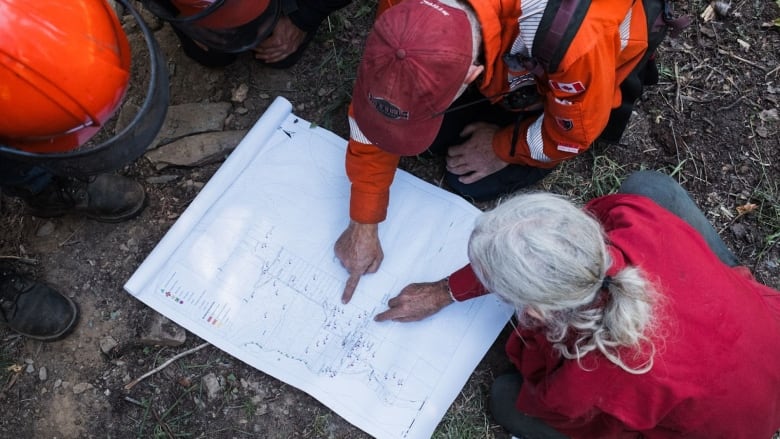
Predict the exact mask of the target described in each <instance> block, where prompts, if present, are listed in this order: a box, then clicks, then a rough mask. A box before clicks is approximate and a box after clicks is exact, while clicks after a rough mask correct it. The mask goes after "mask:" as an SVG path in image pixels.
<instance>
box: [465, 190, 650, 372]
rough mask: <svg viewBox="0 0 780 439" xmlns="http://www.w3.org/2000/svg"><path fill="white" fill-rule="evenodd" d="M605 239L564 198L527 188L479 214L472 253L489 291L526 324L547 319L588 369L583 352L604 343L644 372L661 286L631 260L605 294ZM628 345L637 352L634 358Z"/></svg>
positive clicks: (561, 343) (622, 362)
mask: <svg viewBox="0 0 780 439" xmlns="http://www.w3.org/2000/svg"><path fill="white" fill-rule="evenodd" d="M605 240H606V234H605V232H604V230H603V228H602V227H601V224H599V222H598V221H596V219H595V218H593V217H592V216H590V215H588V214H587V213H585V212H584V211H582V210H580V209H579V208H577V207H576V206H574V205H573V204H571V203H570V202H569V201H567V200H565V199H564V198H562V197H559V196H556V195H553V194H548V193H535V194H525V195H519V196H515V197H513V198H510V199H509V200H507V201H504V202H503V203H501V204H500V205H499V206H498V207H496V208H495V209H493V210H492V211H489V212H486V213H484V214H483V215H481V216H480V217H479V218H478V220H477V224H476V226H475V228H474V231H473V232H472V234H471V238H470V240H469V259H470V260H471V264H472V267H473V269H474V272H475V273H476V274H477V277H478V278H479V279H480V281H482V284H483V285H484V286H485V287H486V288H487V289H488V291H492V292H493V293H495V294H497V295H498V296H499V297H501V298H502V299H503V300H505V301H507V302H509V303H510V304H511V305H512V306H514V307H515V309H516V310H517V311H518V312H517V314H518V316H519V323H520V325H521V326H524V327H529V326H531V325H532V323H536V324H537V325H542V326H543V328H544V330H545V332H546V337H547V340H548V341H549V342H550V343H552V345H553V347H554V348H555V349H556V350H557V351H558V352H560V353H561V355H562V356H563V357H565V358H567V359H576V360H577V362H578V363H579V364H580V367H583V369H584V366H583V365H582V363H581V362H580V360H581V359H582V358H583V357H584V356H585V355H587V354H588V353H589V352H592V351H594V350H596V351H599V352H601V353H602V354H603V355H604V356H605V357H606V358H607V359H609V361H611V362H612V363H614V364H616V365H617V366H619V367H620V368H622V369H623V370H625V371H627V372H629V373H633V374H642V373H645V372H647V371H649V370H650V369H651V368H652V367H653V356H654V354H655V346H654V345H653V343H652V342H651V340H650V338H649V334H650V333H651V331H652V329H653V308H654V304H655V303H656V302H657V294H655V290H654V288H653V285H652V284H651V283H650V282H649V281H647V280H646V278H645V277H644V275H643V274H642V273H641V271H640V270H639V269H638V268H636V267H627V268H624V269H623V270H621V271H620V272H619V273H617V274H616V275H615V276H613V277H612V278H611V281H610V282H609V285H608V293H607V294H606V297H604V294H603V293H602V291H603V289H602V283H603V280H604V278H605V276H606V272H607V269H609V267H610V266H611V264H612V258H611V257H610V255H609V252H608V251H607V246H606V243H605ZM529 316H531V317H529ZM623 348H629V349H627V350H626V349H623ZM621 352H622V353H626V352H633V355H631V357H632V358H631V359H630V361H629V359H628V358H624V357H623V356H621ZM626 361H629V363H631V365H629V364H627V362H626Z"/></svg>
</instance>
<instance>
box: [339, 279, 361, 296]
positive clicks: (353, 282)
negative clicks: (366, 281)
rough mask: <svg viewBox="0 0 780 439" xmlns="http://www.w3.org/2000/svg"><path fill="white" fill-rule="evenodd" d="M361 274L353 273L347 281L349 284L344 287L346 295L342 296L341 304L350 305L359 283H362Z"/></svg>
mask: <svg viewBox="0 0 780 439" xmlns="http://www.w3.org/2000/svg"><path fill="white" fill-rule="evenodd" d="M360 276H361V275H360V274H359V273H352V274H350V275H349V278H348V279H347V284H346V285H345V286H344V294H342V295H341V303H349V301H350V300H352V295H353V294H354V293H355V289H356V288H357V285H358V282H359V281H360Z"/></svg>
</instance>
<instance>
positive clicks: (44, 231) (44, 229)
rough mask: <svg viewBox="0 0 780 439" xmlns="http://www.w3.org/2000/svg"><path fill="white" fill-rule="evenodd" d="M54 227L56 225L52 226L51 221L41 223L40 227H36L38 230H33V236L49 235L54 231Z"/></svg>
mask: <svg viewBox="0 0 780 439" xmlns="http://www.w3.org/2000/svg"><path fill="white" fill-rule="evenodd" d="M55 228H56V227H55V226H54V223H53V222H51V221H46V222H45V223H43V225H42V226H41V227H40V228H38V231H36V232H35V236H37V237H39V238H43V237H46V236H49V235H51V234H52V233H54V229H55Z"/></svg>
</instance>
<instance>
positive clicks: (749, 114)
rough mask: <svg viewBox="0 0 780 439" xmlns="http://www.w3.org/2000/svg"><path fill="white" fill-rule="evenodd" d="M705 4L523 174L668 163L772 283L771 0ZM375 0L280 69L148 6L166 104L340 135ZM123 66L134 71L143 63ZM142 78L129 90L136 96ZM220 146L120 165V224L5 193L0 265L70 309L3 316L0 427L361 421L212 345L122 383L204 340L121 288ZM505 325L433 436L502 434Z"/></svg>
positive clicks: (259, 433) (776, 155) (557, 187)
mask: <svg viewBox="0 0 780 439" xmlns="http://www.w3.org/2000/svg"><path fill="white" fill-rule="evenodd" d="M718 4H719V5H720V8H719V9H720V11H721V13H722V14H716V15H715V16H714V17H706V15H705V16H704V17H703V16H702V13H703V12H705V10H706V7H707V5H708V4H707V3H705V2H703V1H702V0H694V1H690V2H675V5H676V8H677V10H678V12H681V13H687V14H689V15H691V16H692V17H694V22H693V24H692V25H691V26H690V27H689V28H688V29H687V30H685V32H684V33H683V34H682V35H681V36H680V37H678V38H675V39H668V40H667V41H666V42H665V43H664V45H663V47H662V48H661V50H660V55H659V59H660V65H661V73H662V77H661V83H660V84H659V85H658V86H655V87H652V88H650V89H648V90H647V91H646V92H645V95H644V97H643V99H642V102H641V103H640V104H639V105H638V108H637V112H636V114H635V115H634V116H633V118H632V122H631V125H630V127H629V128H628V130H627V133H626V135H624V137H623V140H622V144H621V145H613V146H609V147H598V148H594V149H593V150H592V151H591V152H589V153H588V154H585V155H584V156H582V157H579V158H577V159H576V160H573V161H572V162H570V163H567V164H565V165H563V166H561V167H560V168H559V169H558V170H556V171H555V172H554V173H553V174H552V175H551V176H550V177H549V178H548V179H546V180H545V181H544V182H543V183H542V184H540V185H539V186H537V187H535V188H534V189H544V190H550V191H553V192H557V193H562V194H567V195H570V196H572V197H574V198H577V199H580V200H582V199H587V198H590V197H592V196H594V195H599V194H603V193H606V192H609V191H610V190H614V189H615V187H616V182H617V181H619V180H620V178H622V177H624V176H625V175H627V174H628V173H630V172H631V171H634V170H638V169H659V170H662V171H664V172H667V173H670V174H673V175H674V176H675V178H677V179H678V180H679V181H680V182H681V183H682V184H683V185H684V187H685V188H686V189H688V190H689V191H690V192H691V194H692V196H693V197H694V199H695V200H696V201H697V202H698V203H699V205H700V206H701V207H702V209H703V211H704V212H705V213H706V214H707V216H708V217H709V218H710V219H711V221H712V222H713V224H714V225H715V227H716V229H717V230H718V231H719V232H721V235H722V236H723V237H724V239H725V240H726V241H727V243H728V244H729V245H730V247H731V248H732V249H733V251H734V252H735V254H736V255H737V256H738V258H739V259H740V261H741V262H742V263H743V264H745V265H746V266H748V267H749V268H751V269H752V270H753V272H754V273H755V275H756V277H757V278H758V279H759V280H760V281H762V282H764V283H766V284H768V285H770V286H773V287H774V288H780V246H778V245H777V244H776V243H777V241H778V240H779V239H780V202H779V200H778V199H779V198H780V185H779V184H778V176H779V175H780V142H779V141H778V130H779V129H780V122H778V107H779V106H780V105H779V102H778V100H779V99H780V62H778V61H779V58H780V27H779V26H778V24H774V25H773V24H772V22H773V21H775V20H778V17H780V8H778V4H777V3H775V2H772V1H767V0H743V1H738V2H731V3H727V2H718ZM727 4H728V5H729V7H728V8H726V7H725V5H727ZM373 5H374V2H372V1H365V0H364V1H355V2H354V3H353V5H351V6H350V7H348V8H346V9H345V10H342V11H340V12H339V13H337V14H334V15H333V16H332V17H331V19H330V20H329V22H327V23H325V24H324V25H323V28H322V29H321V33H320V34H319V35H318V37H317V38H316V39H315V41H314V42H313V44H312V45H311V47H310V48H309V50H308V51H307V53H306V55H305V57H304V59H303V60H301V62H300V63H299V64H298V65H296V66H295V67H293V68H291V69H289V70H286V71H279V70H271V69H268V68H265V67H263V66H262V65H261V64H259V63H257V62H255V61H254V60H253V59H252V58H251V57H250V56H248V55H244V56H242V57H240V58H239V60H238V61H237V62H235V63H234V64H232V65H230V66H228V67H226V68H223V69H207V68H204V67H201V66H199V65H197V64H195V63H194V62H192V61H190V60H189V59H188V58H186V57H185V56H184V55H183V53H182V52H181V50H180V49H179V48H178V41H177V40H176V38H175V36H174V35H173V33H172V32H171V30H170V28H169V26H167V25H165V26H163V25H162V24H161V23H158V22H155V21H154V20H148V21H149V24H150V25H151V26H152V28H153V29H154V30H155V36H156V38H157V40H158V41H159V43H160V46H161V48H162V51H163V53H164V55H165V59H166V60H167V63H168V64H167V67H168V69H169V72H170V81H171V105H182V104H194V105H196V108H195V110H194V111H196V112H197V111H198V109H197V108H198V107H197V106H203V108H205V107H206V106H207V105H209V104H213V103H219V102H224V103H228V104H229V105H227V108H228V110H227V116H226V118H225V122H224V124H222V127H220V128H219V129H218V131H219V130H222V131H230V130H243V129H247V128H249V127H251V126H252V124H253V123H254V122H255V121H256V120H257V118H258V117H259V116H260V115H261V114H262V113H263V110H264V109H265V108H266V107H267V106H268V104H270V102H271V101H272V100H273V98H274V97H275V96H277V95H281V96H284V97H286V98H287V99H289V100H290V101H291V102H292V103H293V105H294V111H295V113H296V114H297V115H299V116H301V117H303V118H304V119H307V120H310V121H312V122H315V123H318V124H319V125H321V126H324V127H326V128H328V129H330V130H332V131H334V132H336V133H337V134H339V135H341V136H342V137H346V136H347V135H348V131H347V125H346V104H347V102H348V100H349V94H350V92H351V85H352V82H353V80H354V70H355V65H356V62H357V60H358V58H359V54H360V50H361V47H362V44H363V41H364V40H365V36H366V34H367V32H368V29H369V27H370V23H371V19H372V16H373V12H372V11H373ZM724 12H725V13H724ZM147 18H149V17H148V15H147ZM126 30H127V33H128V34H129V36H130V38H131V41H132V42H133V44H134V45H136V46H137V45H138V44H139V41H140V39H139V34H138V31H137V28H136V27H135V26H134V25H132V23H130V22H128V24H127V26H126ZM136 68H137V69H138V70H137V72H139V73H138V74H139V75H141V76H143V72H144V68H145V67H144V65H143V63H141V65H140V66H137V67H136ZM139 90H142V88H139V87H136V88H134V89H133V90H132V91H131V94H130V96H129V97H128V101H131V102H134V103H135V104H138V103H140V100H139V99H140V98H139ZM244 93H246V94H245V95H244ZM204 111H205V110H204ZM219 161H220V160H217V161H216V162H215V163H210V164H204V165H200V166H192V167H184V166H179V167H168V168H165V169H158V168H157V167H155V166H154V165H153V164H152V162H151V161H150V160H148V159H147V158H141V159H139V160H138V161H137V162H135V163H133V164H131V165H128V166H127V167H125V168H124V169H122V170H120V172H121V173H122V174H124V175H127V176H130V177H133V178H135V179H137V180H138V181H140V182H141V183H143V184H144V186H145V188H146V190H147V192H148V198H149V200H148V206H147V208H146V209H145V211H144V212H143V213H142V214H141V215H140V216H139V217H138V218H136V219H133V220H131V221H128V222H125V223H121V224H103V223H96V222H92V221H88V220H85V219H82V218H77V217H68V216H66V217H62V218H54V219H39V218H33V217H30V216H27V215H24V212H23V205H22V204H21V203H20V202H18V201H17V200H15V199H12V198H10V197H7V196H3V198H2V200H1V201H2V206H1V209H2V214H0V257H1V258H2V260H0V263H4V264H10V265H13V266H14V267H15V268H17V269H19V270H21V271H24V272H27V273H30V274H32V275H34V276H35V277H37V278H38V279H40V280H43V281H45V282H47V283H49V284H51V285H53V286H55V287H57V288H58V289H59V290H61V291H63V292H65V293H67V294H68V295H69V296H71V297H73V298H74V300H76V301H77V302H78V304H79V306H80V308H81V313H82V314H81V315H82V316H81V321H80V323H79V325H78V327H77V328H76V330H75V331H74V333H73V334H72V335H71V336H70V337H68V338H66V339H65V340H62V341H59V342H55V343H40V342H36V341H30V340H26V339H24V338H22V337H19V336H17V335H15V334H13V333H12V332H11V331H9V330H7V329H0V337H2V343H1V344H0V349H1V350H2V351H1V352H0V354H1V355H0V362H1V363H2V364H0V366H1V367H2V369H1V375H0V407H2V412H3V413H4V414H3V416H2V418H0V437H2V438H11V437H21V438H63V439H66V438H98V437H100V438H105V437H109V438H131V437H139V438H146V437H159V438H174V437H198V438H201V437H203V438H245V437H247V438H248V437H256V438H288V437H307V438H309V437H311V438H315V437H316V438H362V437H366V435H365V434H364V433H362V432H361V431H360V430H358V429H356V428H355V427H353V426H351V425H350V424H349V423H347V422H346V421H344V420H343V419H341V418H340V417H339V416H338V415H336V414H334V413H332V412H331V411H330V410H329V409H328V408H326V407H324V406H322V405H321V404H320V403H318V402H317V401H316V400H314V399H313V398H311V397H309V396H308V395H306V394H305V393H303V392H300V391H298V390H297V389H294V388H292V387H290V386H288V385H286V384H284V383H282V382H279V381H277V380H275V379H273V378H271V377H269V376H267V375H265V374H263V373H261V372H259V371H257V370H255V369H253V368H251V367H248V366H246V365H245V364H243V363H241V362H240V361H238V360H236V359H234V358H232V357H230V356H229V355H227V354H225V353H223V352H221V351H219V350H218V349H216V348H214V347H212V346H207V347H205V348H203V349H201V350H199V351H197V352H195V353H192V354H190V355H187V356H185V357H184V358H182V359H180V360H178V361H177V362H175V363H174V364H172V365H170V366H168V367H166V368H164V369H163V370H162V371H160V372H159V373H156V374H154V375H152V376H151V377H149V378H146V379H145V380H143V381H142V382H141V383H140V384H138V385H136V386H135V387H133V388H132V389H130V390H125V389H124V386H125V385H126V384H127V383H128V382H130V381H131V380H133V379H135V378H137V377H139V376H141V375H143V374H144V373H146V372H147V371H149V370H151V369H154V368H155V367H156V366H158V365H160V364H161V363H163V362H164V361H166V360H167V359H169V358H171V357H172V356H174V355H176V354H177V353H181V352H184V351H186V350H188V349H192V348H195V347H197V346H198V345H200V344H201V343H203V341H202V340H200V339H199V338H197V337H195V336H194V335H192V334H187V337H186V341H185V342H184V343H183V344H181V345H179V346H161V345H159V344H158V345H155V344H149V343H144V342H143V339H144V338H145V337H147V335H148V333H149V329H148V328H149V326H150V325H152V324H153V323H154V322H157V321H159V316H158V315H157V314H156V313H155V312H154V311H152V310H151V309H149V308H148V307H146V306H145V305H143V304H142V303H141V302H139V301H137V300H135V299H134V298H133V297H131V296H130V295H129V294H127V293H126V292H124V291H123V289H122V286H123V284H124V283H125V281H126V280H127V279H128V278H129V277H130V275H131V274H132V273H133V272H134V270H135V269H136V268H137V267H138V266H139V265H140V264H141V262H142V261H143V260H144V258H145V257H146V255H147V254H149V252H150V251H151V250H152V249H153V248H154V246H155V244H156V243H157V242H158V241H159V240H160V239H161V238H162V236H163V235H164V234H165V232H166V231H167V230H168V229H169V227H170V226H171V225H172V224H173V223H174V222H175V221H176V218H177V217H178V216H179V215H180V214H181V213H182V212H183V211H184V209H185V208H186V207H187V205H188V203H189V202H190V201H191V200H192V199H193V198H194V197H195V195H196V194H197V193H198V190H199V189H200V188H201V187H202V186H203V184H205V183H206V182H207V181H208V179H209V177H210V176H211V175H212V174H213V173H214V171H215V170H216V169H217V168H218V166H219ZM402 166H403V167H404V168H406V169H408V170H410V171H411V172H413V173H415V174H416V175H418V176H420V177H421V178H424V179H427V180H429V181H431V182H438V181H440V179H441V173H442V167H441V164H440V163H436V162H431V161H426V160H422V159H416V158H412V159H405V160H404V161H403V162H402ZM480 207H485V206H480ZM174 329H175V328H174ZM503 339H504V336H502V337H501V338H499V340H498V341H497V342H496V343H495V344H494V345H493V348H492V349H491V350H490V352H489V353H488V354H487V356H486V357H485V359H484V360H483V361H482V363H481V364H480V365H479V367H478V368H477V370H476V371H475V372H474V374H473V375H472V377H471V379H470V380H469V382H468V383H467V385H466V387H465V388H464V390H463V391H462V392H461V396H460V397H459V398H458V399H457V400H456V401H455V403H454V404H453V406H452V407H451V409H450V411H449V412H448V414H447V416H446V417H445V419H444V421H443V422H442V424H441V426H440V428H439V430H437V433H436V436H437V437H460V438H471V437H506V435H505V434H504V433H503V432H502V430H501V428H500V427H498V426H496V425H494V424H493V422H492V420H491V419H490V418H489V416H488V415H487V413H486V411H485V409H484V407H485V399H486V392H487V389H488V387H489V385H490V382H491V381H492V378H493V377H494V376H496V375H497V374H500V373H501V372H502V371H503V370H504V369H506V368H507V364H506V363H505V360H504V359H503V357H502V353H503V350H502V342H503Z"/></svg>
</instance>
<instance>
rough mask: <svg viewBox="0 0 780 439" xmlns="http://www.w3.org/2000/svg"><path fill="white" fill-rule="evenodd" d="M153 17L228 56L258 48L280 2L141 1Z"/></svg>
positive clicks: (276, 13) (230, 0) (257, 0)
mask: <svg viewBox="0 0 780 439" xmlns="http://www.w3.org/2000/svg"><path fill="white" fill-rule="evenodd" d="M142 2H143V3H144V5H146V7H147V9H149V10H150V11H151V12H152V13H153V14H155V15H157V16H158V17H160V18H162V19H163V20H165V21H168V22H170V23H171V25H173V26H175V27H176V28H177V29H178V30H180V31H182V32H183V33H184V34H186V35H187V36H189V37H190V38H192V39H193V40H195V41H198V42H200V43H203V44H205V45H206V46H208V47H209V48H212V49H216V50H218V51H222V52H227V53H237V52H243V51H245V50H248V49H251V48H253V47H255V46H257V45H258V44H259V43H260V42H261V41H262V40H264V39H265V38H267V37H268V35H270V34H271V32H273V30H274V27H275V26H276V22H277V20H278V19H279V16H280V14H281V10H282V8H281V1H280V0H142Z"/></svg>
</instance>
